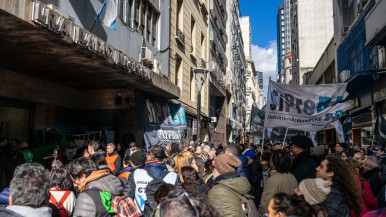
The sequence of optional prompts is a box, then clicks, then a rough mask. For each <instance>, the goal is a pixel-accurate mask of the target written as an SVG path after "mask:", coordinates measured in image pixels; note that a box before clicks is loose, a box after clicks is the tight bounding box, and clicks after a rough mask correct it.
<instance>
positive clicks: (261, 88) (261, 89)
mask: <svg viewBox="0 0 386 217" xmlns="http://www.w3.org/2000/svg"><path fill="white" fill-rule="evenodd" d="M257 77H258V79H259V93H258V96H257V98H258V100H257V101H258V102H259V103H258V104H257V106H258V107H259V108H260V109H261V108H263V106H264V105H265V104H266V103H267V99H266V97H265V96H264V86H263V81H264V78H263V72H259V71H258V72H257Z"/></svg>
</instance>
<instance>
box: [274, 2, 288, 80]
mask: <svg viewBox="0 0 386 217" xmlns="http://www.w3.org/2000/svg"><path fill="white" fill-rule="evenodd" d="M284 11H285V8H284V4H280V5H279V9H278V10H277V17H276V27H277V38H276V40H277V44H276V45H277V74H278V76H279V77H280V73H281V68H282V61H283V59H284V57H285V54H286V46H285V42H286V41H285V39H286V35H285V33H286V29H285V22H286V21H285V12H284Z"/></svg>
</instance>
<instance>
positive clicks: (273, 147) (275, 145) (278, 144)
mask: <svg viewBox="0 0 386 217" xmlns="http://www.w3.org/2000/svg"><path fill="white" fill-rule="evenodd" d="M281 147H282V144H281V143H275V144H273V145H272V150H273V151H275V150H279V149H281Z"/></svg>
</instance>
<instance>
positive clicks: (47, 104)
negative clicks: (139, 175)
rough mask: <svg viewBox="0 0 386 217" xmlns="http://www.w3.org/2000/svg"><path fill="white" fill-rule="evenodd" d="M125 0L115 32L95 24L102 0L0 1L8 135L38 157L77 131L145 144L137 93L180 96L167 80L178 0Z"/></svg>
mask: <svg viewBox="0 0 386 217" xmlns="http://www.w3.org/2000/svg"><path fill="white" fill-rule="evenodd" d="M121 2H122V4H120V6H119V11H120V12H119V18H118V19H117V20H116V31H114V30H112V29H110V28H107V27H105V26H102V25H101V24H100V23H95V17H96V15H97V13H98V12H99V10H100V9H101V7H102V3H101V1H98V0H91V1H56V0H42V1H32V0H31V1H30V0H4V1H0V23H2V25H1V27H0V29H1V32H2V34H1V36H0V44H1V48H2V49H1V51H0V56H1V58H0V59H1V60H0V61H1V63H0V75H1V77H2V79H1V81H0V83H1V85H0V86H1V87H0V89H1V91H0V119H1V122H2V124H1V130H0V133H1V136H6V137H9V138H20V139H21V140H24V141H28V142H29V143H30V145H31V148H36V152H35V153H36V155H35V153H34V155H35V156H36V159H40V158H41V159H42V156H41V155H43V154H45V153H46V151H48V150H50V149H51V147H52V146H50V145H55V144H60V143H61V142H66V141H68V140H69V139H70V138H72V137H71V135H74V134H82V139H83V140H85V141H86V140H97V139H98V140H102V137H103V138H104V139H105V141H111V142H116V143H118V142H119V143H122V144H128V142H130V141H135V142H137V143H138V144H139V145H142V144H143V131H142V127H141V124H140V120H139V113H138V110H137V108H136V107H137V106H136V97H135V92H136V91H139V92H141V93H142V94H144V95H146V96H147V97H153V98H159V99H163V100H169V99H177V98H179V96H180V89H179V88H178V86H176V85H174V84H173V83H172V82H170V81H169V80H168V78H167V77H168V73H169V68H168V66H169V49H167V48H168V46H169V32H170V31H169V26H170V25H169V23H170V20H169V4H170V2H169V1H168V0H166V1H131V0H127V1H121ZM21 53H22V57H21V56H20V54H21ZM90 132H99V133H100V134H99V133H98V134H88V133H90ZM105 132H106V133H105ZM107 132H109V133H108V135H107ZM85 135H86V136H85ZM88 135H93V136H90V137H89V136H88ZM107 137H108V138H109V139H108V140H107V139H106V138H107ZM35 156H34V157H35Z"/></svg>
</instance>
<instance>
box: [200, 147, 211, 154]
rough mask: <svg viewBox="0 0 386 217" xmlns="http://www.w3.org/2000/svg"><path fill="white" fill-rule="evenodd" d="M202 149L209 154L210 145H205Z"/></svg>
mask: <svg viewBox="0 0 386 217" xmlns="http://www.w3.org/2000/svg"><path fill="white" fill-rule="evenodd" d="M202 151H203V152H204V154H208V153H209V151H210V146H209V145H205V146H204V148H203V149H202Z"/></svg>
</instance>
